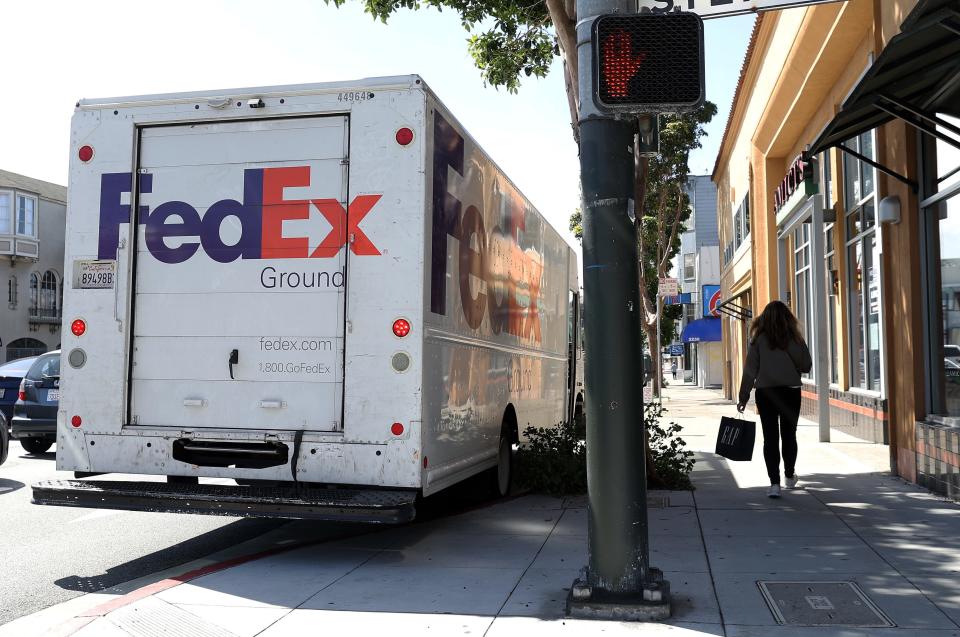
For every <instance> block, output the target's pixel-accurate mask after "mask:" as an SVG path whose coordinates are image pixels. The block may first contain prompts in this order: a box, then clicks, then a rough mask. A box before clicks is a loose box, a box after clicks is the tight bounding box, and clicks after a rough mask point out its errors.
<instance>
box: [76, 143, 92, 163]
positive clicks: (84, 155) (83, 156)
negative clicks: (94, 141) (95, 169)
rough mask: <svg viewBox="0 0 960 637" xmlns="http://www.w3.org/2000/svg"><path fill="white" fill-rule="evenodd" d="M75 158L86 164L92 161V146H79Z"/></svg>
mask: <svg viewBox="0 0 960 637" xmlns="http://www.w3.org/2000/svg"><path fill="white" fill-rule="evenodd" d="M77 157H79V158H80V161H82V162H83V163H87V162H88V161H90V160H91V159H93V146H81V147H80V150H78V151H77Z"/></svg>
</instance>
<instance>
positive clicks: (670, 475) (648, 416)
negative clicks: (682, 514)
mask: <svg viewBox="0 0 960 637" xmlns="http://www.w3.org/2000/svg"><path fill="white" fill-rule="evenodd" d="M666 412H667V409H666V408H664V406H663V404H662V403H660V402H659V401H651V402H648V403H645V404H644V406H643V420H644V422H645V423H646V425H647V441H648V444H649V445H650V454H651V456H652V458H653V470H652V471H651V470H649V468H648V470H647V475H648V476H650V478H651V479H650V480H649V481H648V484H647V486H648V487H649V488H660V489H685V490H689V489H693V484H692V483H691V482H690V472H691V471H693V464H694V459H693V452H692V451H687V449H686V447H687V442H686V441H685V440H684V439H683V438H681V437H680V436H679V435H678V434H679V433H680V432H681V431H682V430H683V427H681V426H680V425H678V424H677V423H675V422H670V423H668V424H667V426H666V427H663V426H662V425H661V424H660V421H661V419H662V418H663V414H664V413H666Z"/></svg>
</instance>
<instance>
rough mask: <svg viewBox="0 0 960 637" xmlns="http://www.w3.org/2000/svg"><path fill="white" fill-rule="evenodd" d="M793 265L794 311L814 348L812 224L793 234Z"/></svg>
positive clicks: (809, 374)
mask: <svg viewBox="0 0 960 637" xmlns="http://www.w3.org/2000/svg"><path fill="white" fill-rule="evenodd" d="M793 245H794V250H793V264H794V284H795V285H794V289H795V291H796V296H795V297H794V303H793V306H794V307H793V311H794V313H795V314H796V315H797V320H798V321H800V332H801V334H803V340H805V341H806V342H807V344H808V345H810V346H811V348H812V347H813V343H812V340H811V338H810V336H811V332H812V327H813V320H812V313H813V302H812V293H813V287H812V286H811V285H810V273H811V269H810V224H807V223H803V224H800V227H799V228H797V229H796V230H794V232H793ZM803 376H804V378H812V377H813V376H812V372H808V373H806V374H804V375H803Z"/></svg>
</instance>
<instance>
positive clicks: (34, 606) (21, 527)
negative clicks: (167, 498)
mask: <svg viewBox="0 0 960 637" xmlns="http://www.w3.org/2000/svg"><path fill="white" fill-rule="evenodd" d="M55 451H56V447H53V448H52V449H51V450H50V451H49V452H47V453H44V454H40V455H39V456H31V455H28V454H27V453H26V452H24V451H23V449H22V448H21V447H20V444H19V443H18V442H16V441H11V443H10V455H9V457H8V458H7V461H6V462H5V463H4V464H3V465H2V466H0V542H2V544H3V547H4V552H3V554H0V626H2V625H3V624H6V623H7V622H10V621H12V620H14V619H16V618H18V617H22V616H24V615H29V614H31V613H35V612H37V611H40V610H43V609H44V608H47V607H49V606H53V605H55V604H59V603H61V602H65V601H67V600H69V599H71V598H73V597H78V596H80V595H83V594H86V593H92V592H96V591H99V590H103V589H106V588H110V587H112V586H116V585H117V584H122V583H124V582H128V581H130V580H133V579H137V578H139V577H143V576H146V575H151V574H153V573H157V572H159V571H163V570H165V569H168V568H171V567H175V566H177V565H180V564H185V563H187V562H190V561H193V560H195V559H198V558H202V557H206V556H208V555H210V554H212V553H216V552H218V551H221V550H223V549H228V548H230V547H233V546H235V545H236V544H239V543H241V542H244V541H247V540H251V539H254V538H257V537H259V536H261V535H263V534H265V533H267V532H269V531H273V530H275V529H278V528H279V527H281V526H283V527H285V528H284V529H283V531H282V535H284V536H286V537H290V538H294V539H293V540H288V541H295V542H298V543H299V542H312V541H317V540H322V539H324V538H329V537H330V536H331V535H339V534H343V533H347V534H352V533H363V532H367V531H369V530H371V527H368V526H366V525H362V524H357V525H350V524H346V523H337V522H315V521H309V520H301V521H286V520H270V519H237V518H230V517H217V516H209V515H188V514H174V513H141V512H132V511H112V510H106V509H81V508H72V507H69V508H68V507H52V506H38V505H35V504H31V503H30V497H31V489H30V485H31V484H33V483H34V482H39V481H41V480H58V479H59V480H65V479H72V478H73V473H72V472H66V471H57V470H56V469H55V453H54V452H55ZM123 478H124V476H120V475H111V476H110V479H123ZM490 478H491V476H490V475H489V474H485V475H480V476H477V477H476V478H472V479H470V480H467V481H465V482H463V483H461V484H458V485H455V486H453V487H450V488H448V489H445V490H444V491H442V492H440V493H438V494H436V495H434V496H431V497H429V498H426V499H424V500H422V501H421V502H420V503H419V504H418V507H417V519H416V520H415V522H414V524H416V523H420V522H424V521H427V520H431V519H435V518H438V517H444V516H448V515H454V514H456V513H459V512H462V511H465V510H469V509H471V508H474V507H478V506H481V507H482V506H486V505H487V504H489V503H490V502H491V496H492V491H491V489H490V486H489V483H490V482H491V480H490ZM127 479H143V477H142V476H140V477H138V476H127Z"/></svg>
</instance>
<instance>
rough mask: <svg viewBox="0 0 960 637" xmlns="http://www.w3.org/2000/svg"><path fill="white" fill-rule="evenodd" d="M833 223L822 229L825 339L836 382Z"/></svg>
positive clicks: (835, 276)
mask: <svg viewBox="0 0 960 637" xmlns="http://www.w3.org/2000/svg"><path fill="white" fill-rule="evenodd" d="M833 228H834V226H833V224H832V223H831V224H827V226H826V228H825V229H824V231H823V234H824V240H823V242H824V246H826V248H825V252H826V254H825V255H824V258H825V259H826V262H827V263H826V266H827V267H826V268H825V272H824V275H825V276H826V277H827V284H826V289H827V341H828V342H829V345H830V382H831V383H837V380H838V378H837V370H838V369H839V364H838V363H839V361H838V360H837V293H838V289H837V288H838V285H837V260H836V257H835V252H834V247H833V232H834V230H833Z"/></svg>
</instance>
